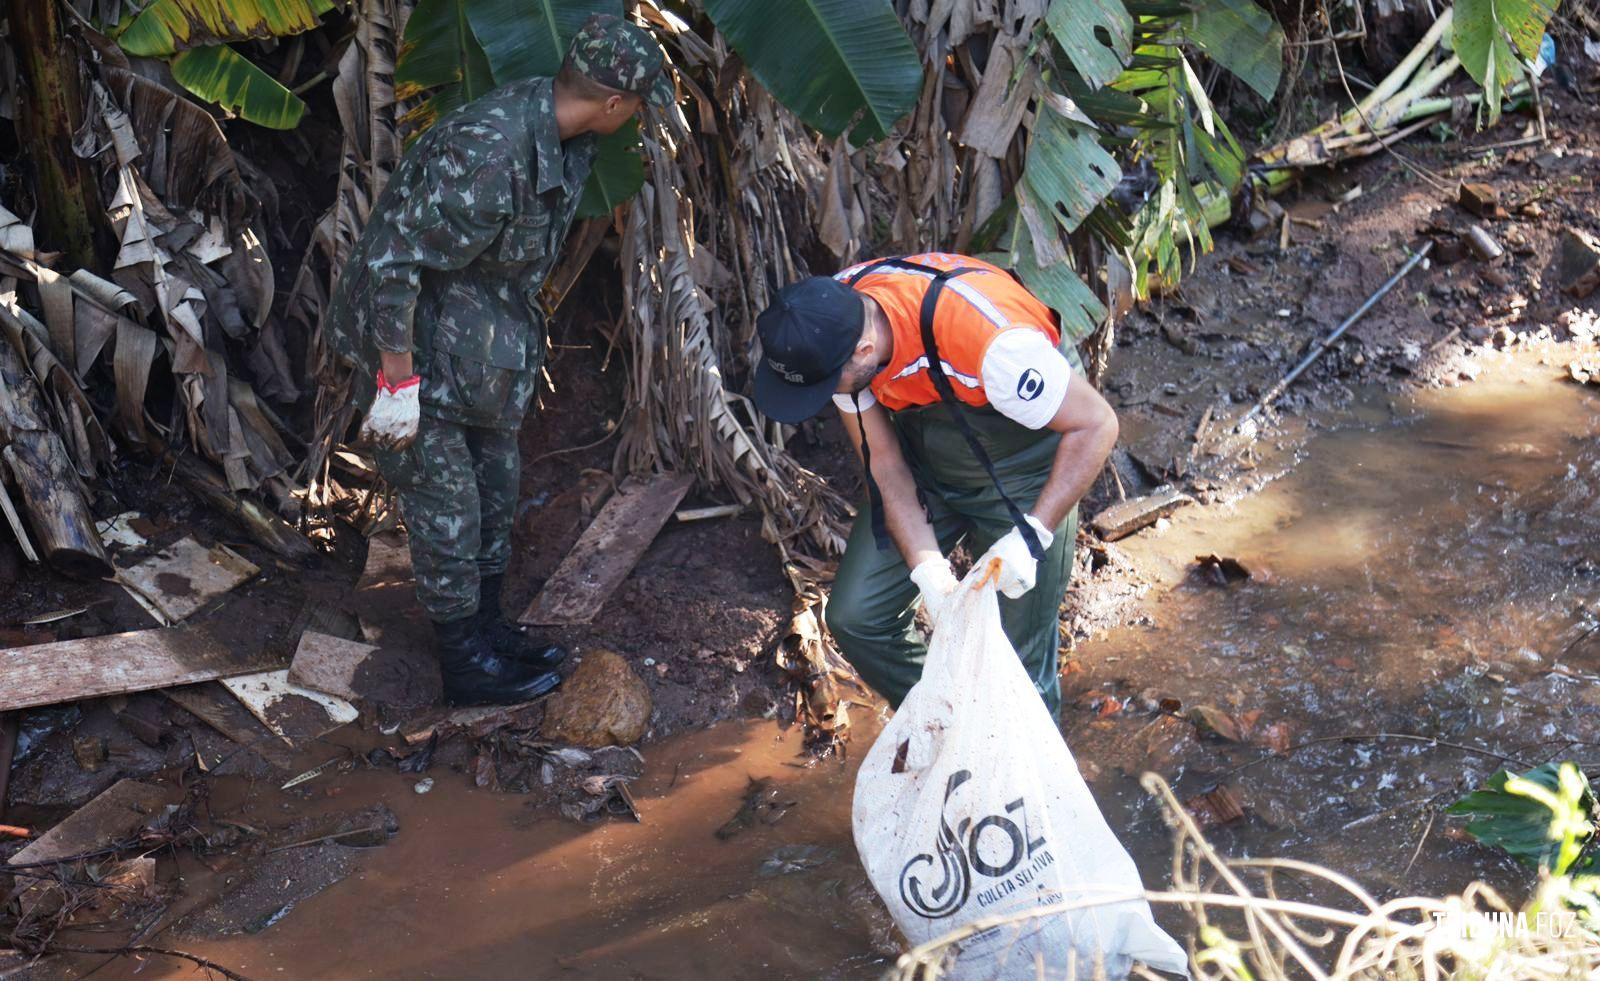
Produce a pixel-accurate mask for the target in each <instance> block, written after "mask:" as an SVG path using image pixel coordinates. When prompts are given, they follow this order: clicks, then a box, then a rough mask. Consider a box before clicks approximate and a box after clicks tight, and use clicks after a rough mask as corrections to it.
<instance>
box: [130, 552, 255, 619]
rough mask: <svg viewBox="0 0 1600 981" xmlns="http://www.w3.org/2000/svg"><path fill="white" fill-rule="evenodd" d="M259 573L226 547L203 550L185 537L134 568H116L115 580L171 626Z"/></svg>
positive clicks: (249, 563) (253, 565) (248, 562)
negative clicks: (213, 598)
mask: <svg viewBox="0 0 1600 981" xmlns="http://www.w3.org/2000/svg"><path fill="white" fill-rule="evenodd" d="M260 571H261V570H260V569H259V568H257V567H256V566H255V564H254V563H252V562H250V561H248V560H247V559H245V558H243V557H242V556H240V555H239V554H238V553H236V552H234V551H233V550H232V549H229V548H227V547H226V546H223V545H217V546H215V547H213V548H206V547H205V546H203V545H201V544H200V543H199V542H197V541H195V540H194V539H193V538H184V539H180V540H179V541H176V542H174V543H173V544H171V545H169V546H167V547H166V548H164V549H162V550H161V551H159V552H157V553H156V554H155V555H152V556H150V557H149V558H148V559H145V560H144V561H143V562H140V563H138V564H137V565H134V566H131V567H129V568H126V569H119V570H118V573H117V581H118V582H120V583H122V586H123V588H124V589H126V590H127V591H128V592H129V593H130V594H131V595H132V596H133V598H134V599H136V600H138V601H139V602H140V605H141V606H143V607H144V608H145V609H147V610H150V611H151V612H152V613H154V614H155V615H156V619H158V620H161V621H164V622H165V623H168V624H172V623H177V622H178V621H179V620H182V619H184V618H185V617H187V616H188V615H189V614H191V613H193V612H194V611H196V610H198V609H200V607H202V606H204V605H205V604H206V603H207V602H209V601H210V600H211V598H212V597H214V596H220V595H221V594H223V593H225V592H227V591H228V590H230V589H232V588H233V587H235V586H237V585H239V584H240V583H242V582H244V581H246V580H248V579H250V578H251V577H252V576H254V575H256V574H257V573H258V572H260ZM152 607H153V609H152Z"/></svg>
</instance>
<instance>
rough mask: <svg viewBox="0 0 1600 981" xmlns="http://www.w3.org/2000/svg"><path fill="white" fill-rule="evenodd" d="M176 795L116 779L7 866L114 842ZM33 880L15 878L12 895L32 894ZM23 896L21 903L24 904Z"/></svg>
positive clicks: (69, 854) (60, 856)
mask: <svg viewBox="0 0 1600 981" xmlns="http://www.w3.org/2000/svg"><path fill="white" fill-rule="evenodd" d="M177 798H178V795H177V794H176V793H175V792H174V791H173V789H172V788H170V787H158V786H156V785H154V784H148V783H140V782H139V781H137V780H118V781H117V782H116V783H114V784H112V785H111V786H110V787H108V788H107V789H106V790H105V791H104V792H102V793H101V794H100V796H98V797H96V798H94V799H93V800H91V801H89V803H87V804H85V805H83V806H82V807H80V808H78V809H77V810H76V811H73V812H72V813H71V814H69V815H67V817H66V820H64V821H62V822H61V823H60V824H58V825H56V826H55V827H53V828H51V829H50V830H49V831H46V832H45V833H44V834H42V835H40V836H39V838H38V839H37V840H35V841H32V842H30V843H29V844H28V846H27V847H26V848H24V849H22V850H21V851H20V852H17V853H16V854H15V855H13V856H11V859H10V861H8V862H7V864H8V865H34V864H36V863H39V862H54V861H57V860H60V859H69V858H73V857H74V856H78V855H86V854H88V853H90V852H94V851H98V850H100V849H102V848H106V847H108V846H111V845H114V844H116V843H117V842H119V841H121V840H122V839H124V838H127V837H128V836H129V835H131V834H133V833H134V832H135V831H137V830H139V829H140V828H142V827H144V825H145V824H146V823H147V822H148V821H149V820H150V819H151V818H153V817H155V816H156V815H157V814H159V813H161V811H162V809H163V808H165V807H166V806H167V805H168V804H172V803H175V802H176V801H177ZM38 882H39V880H36V879H19V880H18V888H17V890H16V892H15V893H13V896H16V895H22V894H29V895H32V894H36V893H40V892H42V891H43V890H41V889H35V888H30V887H32V886H34V885H35V884H36V883H38ZM27 902H28V901H27V900H26V899H24V903H25V904H27Z"/></svg>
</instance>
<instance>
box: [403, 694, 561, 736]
mask: <svg viewBox="0 0 1600 981" xmlns="http://www.w3.org/2000/svg"><path fill="white" fill-rule="evenodd" d="M549 697H550V696H548V695H545V696H543V697H541V698H536V699H534V700H533V701H531V702H521V703H519V704H517V705H475V706H472V707H470V708H459V709H447V710H444V711H438V712H435V713H434V714H432V715H430V716H426V717H424V718H422V719H420V720H418V721H417V722H416V723H414V724H412V725H411V726H410V727H409V728H407V729H405V730H403V731H402V732H401V736H402V738H404V739H405V741H406V744H407V745H409V746H415V745H417V744H419V743H425V742H427V741H428V740H429V739H432V738H433V737H434V735H435V734H437V735H440V736H443V735H447V734H449V733H452V732H463V731H464V732H466V733H467V734H468V735H470V736H472V737H473V738H474V739H482V738H483V737H484V736H487V735H488V734H489V733H491V732H494V731H495V730H496V729H503V728H505V727H506V726H510V725H522V724H528V725H531V724H532V723H533V717H534V710H535V709H537V708H538V706H539V705H540V704H541V703H542V702H543V701H544V700H545V699H546V698H549Z"/></svg>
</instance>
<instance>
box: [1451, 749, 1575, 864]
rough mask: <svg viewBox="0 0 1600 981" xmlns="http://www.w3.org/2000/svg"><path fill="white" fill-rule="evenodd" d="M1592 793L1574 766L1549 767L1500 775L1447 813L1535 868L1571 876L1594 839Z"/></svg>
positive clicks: (1481, 838) (1479, 837) (1474, 834)
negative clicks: (1465, 817)
mask: <svg viewBox="0 0 1600 981" xmlns="http://www.w3.org/2000/svg"><path fill="white" fill-rule="evenodd" d="M1594 806H1595V800H1594V794H1593V792H1592V791H1591V790H1590V788H1589V780H1588V778H1587V777H1585V776H1584V775H1583V772H1582V771H1581V770H1579V769H1578V767H1577V766H1576V765H1575V764H1573V763H1570V762H1566V763H1546V764H1544V765H1543V766H1539V767H1535V768H1534V769H1532V770H1529V771H1528V772H1527V773H1524V774H1522V775H1521V776H1517V775H1515V774H1512V773H1510V772H1508V771H1506V770H1500V771H1498V772H1497V773H1495V774H1494V776H1492V777H1490V778H1489V780H1488V782H1487V783H1486V784H1484V786H1483V787H1482V788H1480V789H1478V790H1475V791H1473V792H1472V793H1470V794H1468V795H1466V796H1465V797H1463V798H1461V799H1460V800H1458V801H1456V802H1455V803H1454V804H1452V805H1450V807H1449V809H1448V810H1446V811H1445V813H1446V814H1463V815H1468V816H1470V817H1471V818H1472V820H1471V821H1469V822H1468V823H1467V833H1468V834H1470V835H1472V837H1474V838H1476V839H1477V840H1478V841H1480V842H1482V843H1483V844H1485V845H1493V846H1495V847H1497V848H1500V849H1503V850H1504V851H1505V852H1506V853H1507V854H1508V855H1510V856H1511V857H1513V858H1515V859H1517V860H1518V861H1520V862H1523V863H1525V864H1527V865H1531V866H1535V867H1537V866H1540V865H1543V866H1545V867H1547V868H1549V869H1550V870H1551V871H1553V872H1555V873H1556V874H1557V875H1566V874H1568V873H1570V872H1571V871H1573V865H1574V862H1575V861H1576V859H1577V857H1578V855H1579V854H1580V853H1581V851H1582V847H1583V845H1584V844H1586V843H1587V842H1588V841H1589V839H1590V838H1591V837H1593V835H1594V824H1593V823H1592V820H1591V818H1592V815H1593V814H1594Z"/></svg>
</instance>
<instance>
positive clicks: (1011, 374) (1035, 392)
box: [979, 327, 1072, 429]
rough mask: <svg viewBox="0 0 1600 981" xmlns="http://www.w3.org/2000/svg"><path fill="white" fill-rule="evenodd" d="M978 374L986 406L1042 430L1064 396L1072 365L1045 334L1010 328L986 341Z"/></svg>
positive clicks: (1020, 328) (1070, 379) (1070, 376)
mask: <svg viewBox="0 0 1600 981" xmlns="http://www.w3.org/2000/svg"><path fill="white" fill-rule="evenodd" d="M979 374H980V375H981V376H982V379H983V390H984V392H985V393H986V394H987V395H988V396H989V404H990V405H992V406H994V407H995V409H997V410H998V411H999V412H1000V414H1001V415H1003V416H1005V417H1006V418H1008V419H1011V420H1012V421H1014V422H1017V423H1019V424H1021V425H1023V426H1026V427H1028V428H1029V429H1043V428H1044V427H1045V426H1046V425H1047V424H1048V423H1049V422H1050V420H1051V419H1053V418H1055V414H1056V411H1057V410H1058V409H1060V408H1061V400H1062V399H1064V398H1066V397H1067V385H1068V384H1070V383H1071V381H1072V366H1071V365H1070V364H1068V363H1067V359H1066V358H1065V357H1063V356H1062V354H1061V352H1060V351H1058V350H1056V346H1055V345H1054V344H1052V343H1051V342H1050V337H1049V335H1047V334H1045V333H1044V332H1043V331H1039V330H1035V329H1033V328H1029V327H1018V328H1012V329H1011V330H1007V331H1005V332H1003V333H1002V334H1001V335H1000V336H999V337H996V338H995V339H994V340H993V341H990V342H989V349H988V351H986V352H985V353H984V356H983V367H982V368H981V369H980V371H979Z"/></svg>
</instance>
